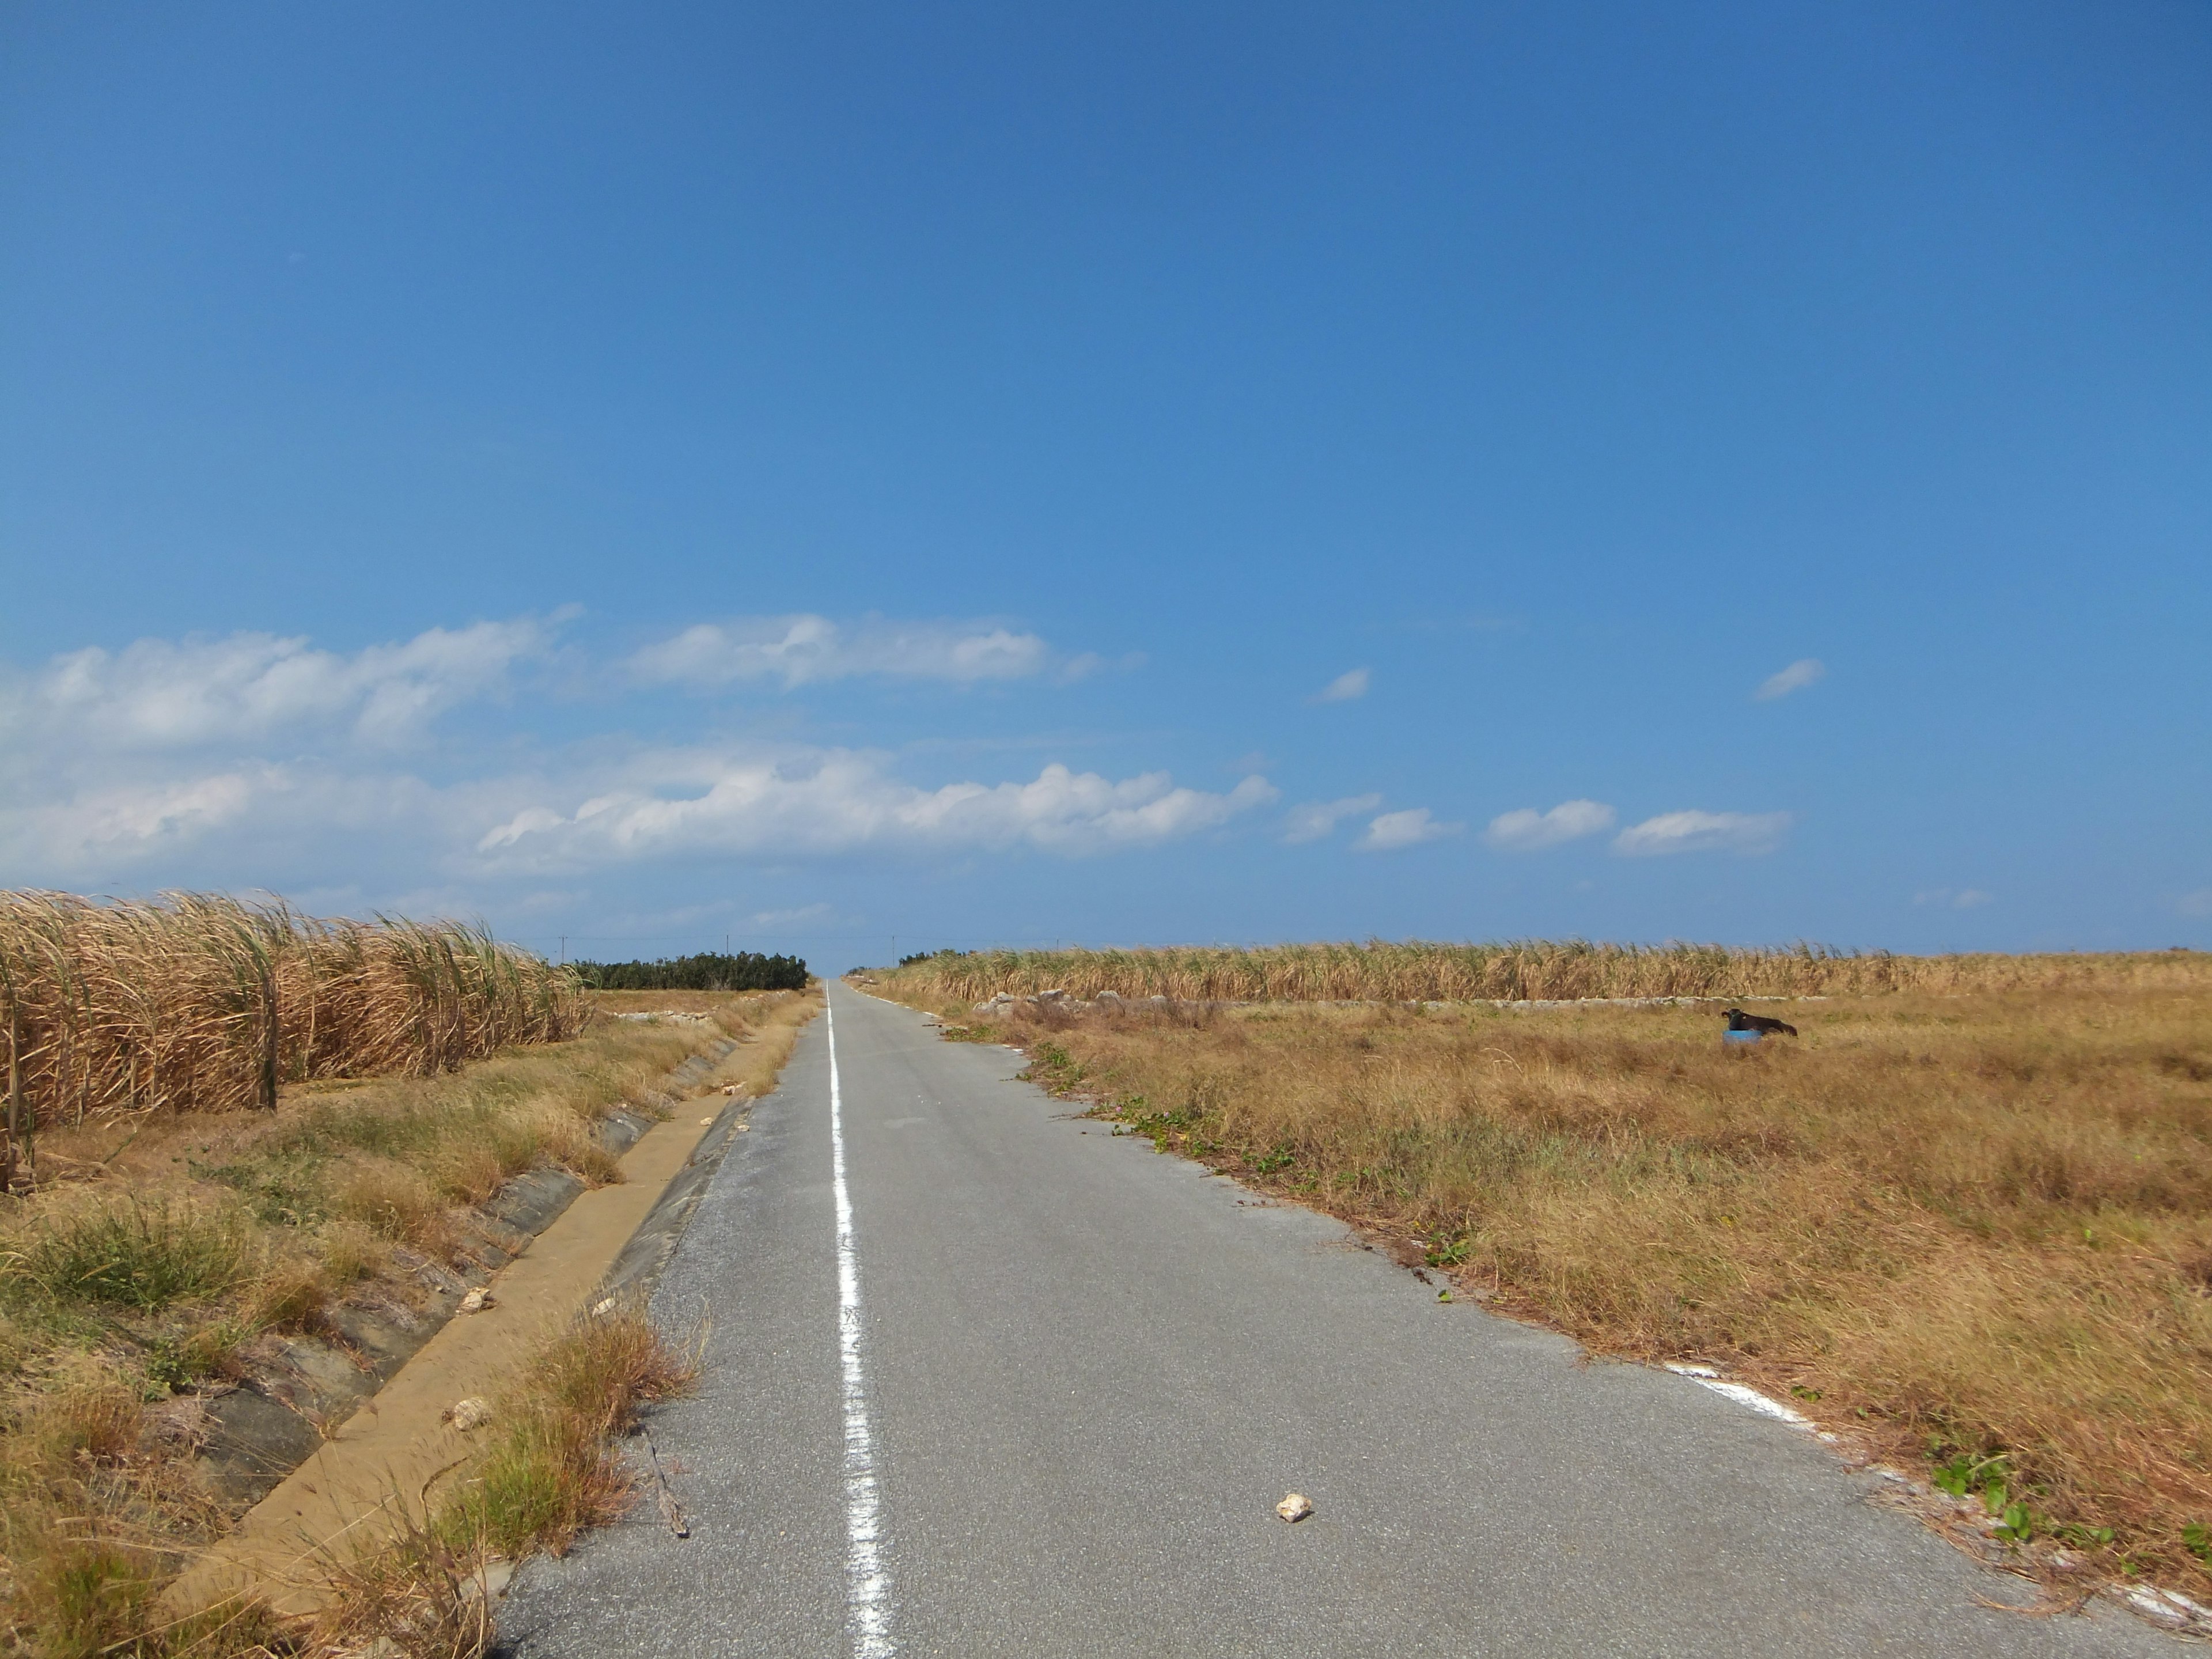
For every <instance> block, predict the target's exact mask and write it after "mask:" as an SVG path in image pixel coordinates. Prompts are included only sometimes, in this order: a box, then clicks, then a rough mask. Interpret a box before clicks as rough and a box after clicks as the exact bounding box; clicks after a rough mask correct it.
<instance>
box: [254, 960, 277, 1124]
mask: <svg viewBox="0 0 2212 1659" xmlns="http://www.w3.org/2000/svg"><path fill="white" fill-rule="evenodd" d="M259 1093H260V1098H259V1100H258V1102H257V1104H258V1105H259V1106H260V1108H261V1109H262V1110H263V1111H264V1112H273V1111H275V1110H276V963H274V962H273V961H270V960H269V959H267V958H266V957H264V959H263V961H262V963H261V1088H260V1091H259Z"/></svg>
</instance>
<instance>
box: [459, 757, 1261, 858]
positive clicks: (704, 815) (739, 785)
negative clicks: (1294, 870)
mask: <svg viewBox="0 0 2212 1659" xmlns="http://www.w3.org/2000/svg"><path fill="white" fill-rule="evenodd" d="M1277 793H1278V792H1277V791H1276V789H1275V788H1274V787H1273V785H1272V784H1270V783H1269V782H1268V781H1267V780H1266V779H1265V778H1262V777H1249V778H1246V779H1245V780H1244V781H1243V782H1242V783H1240V784H1238V785H1237V787H1235V788H1234V789H1232V790H1231V791H1229V792H1228V793H1226V794H1214V793H1208V792H1206V791H1204V790H1199V789H1189V788H1178V787H1176V785H1175V783H1174V781H1173V780H1172V779H1171V778H1170V777H1169V775H1167V774H1166V773H1164V772H1149V773H1146V774H1144V775H1140V776H1138V777H1133V778H1127V779H1123V780H1121V781H1119V782H1115V781H1111V780H1109V779H1107V778H1104V777H1102V776H1100V775H1098V774H1097V773H1095V772H1081V773H1079V772H1073V771H1071V770H1070V769H1068V768H1066V767H1065V766H1062V765H1059V764H1057V763H1054V764H1053V765H1049V766H1047V767H1046V768H1044V769H1043V770H1042V771H1041V772H1040V773H1038V775H1037V776H1036V779H1035V780H1034V781H1031V782H1028V783H1000V784H984V783H972V782H962V783H948V784H945V785H943V786H942V787H939V788H936V789H927V788H923V787H919V786H916V785H914V784H909V783H905V782H902V781H899V780H897V779H896V778H894V777H892V776H891V775H890V774H889V772H888V771H887V770H886V769H885V766H884V759H883V757H880V756H878V755H875V754H872V753H867V752H864V751H860V750H844V749H827V750H784V751H781V752H777V753H772V754H771V753H753V754H744V753H722V752H715V751H707V750H682V751H671V752H667V753H664V754H660V755H656V756H651V757H641V759H640V760H639V761H638V762H636V763H634V764H633V765H632V766H631V767H630V768H629V769H628V775H626V776H624V777H623V778H622V779H620V780H618V781H613V782H612V783H611V785H610V786H609V787H604V788H601V789H599V790H597V791H595V792H594V793H591V794H589V795H588V796H586V798H585V799H582V800H581V801H580V803H579V804H578V805H575V806H574V807H573V808H571V809H569V810H568V811H562V810H560V809H558V808H556V807H554V806H550V805H544V804H542V803H538V804H532V805H527V806H525V807H523V808H522V809H521V810H520V811H513V812H512V813H510V814H509V815H508V816H507V817H506V818H505V820H504V821H503V822H501V823H497V824H495V825H494V826H493V827H492V828H491V829H488V830H487V831H485V833H484V834H483V836H482V837H481V838H480V839H479V840H478V842H477V852H478V853H480V854H483V855H485V857H486V858H487V859H488V860H489V861H490V862H491V863H492V864H493V865H494V866H514V865H522V866H532V867H539V866H550V867H574V866H579V865H592V864H607V863H622V862H629V861H633V860H642V859H653V858H663V857H670V856H676V855H680V854H719V855H724V856H729V855H738V854H754V855H763V854H764V855H775V856H782V857H806V856H814V855H825V854H840V853H850V852H857V851H862V850H872V849H888V850H925V849H939V850H965V849H985V850H1003V849H1005V848H1012V847H1017V846H1029V847H1034V848H1042V849H1044V850H1047V851H1050V852H1055V853H1064V854H1090V853H1103V852H1109V851H1113V850H1116V849H1118V848H1130V847H1144V846H1152V845H1157V844H1158V843H1160V842H1168V841H1174V840H1178V839H1180V838H1182V837H1184V836H1191V835H1195V834H1197V833H1199V832H1200V831H1201V830H1205V829H1213V828H1216V827H1218V826H1219V825H1221V824H1224V823H1227V822H1228V821H1229V820H1230V819H1231V818H1233V817H1237V815H1238V814H1239V813H1242V812H1244V811H1249V810H1250V809H1252V808H1254V807H1257V806H1264V805H1267V804H1268V803H1269V802H1271V801H1273V800H1274V799H1276V797H1277Z"/></svg>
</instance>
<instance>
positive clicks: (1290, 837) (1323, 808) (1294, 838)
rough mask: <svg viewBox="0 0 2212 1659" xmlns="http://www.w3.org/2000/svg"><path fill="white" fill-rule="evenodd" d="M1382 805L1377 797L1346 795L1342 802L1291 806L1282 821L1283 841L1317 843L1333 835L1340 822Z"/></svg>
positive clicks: (1293, 843)
mask: <svg viewBox="0 0 2212 1659" xmlns="http://www.w3.org/2000/svg"><path fill="white" fill-rule="evenodd" d="M1382 804H1383V797H1382V796H1380V795H1346V796H1345V797H1344V798H1343V799H1341V800H1317V801H1308V802H1307V803H1306V804H1305V805H1303V806H1293V807H1292V808H1291V810H1290V811H1289V812H1288V813H1287V814H1285V817H1284V819H1283V839H1284V840H1285V842H1288V843H1289V844H1290V845H1291V846H1293V847H1295V846H1297V845H1298V844H1299V843H1300V842H1309V841H1320V840H1321V839H1322V838H1323V837H1324V836H1330V835H1333V834H1334V833H1335V831H1336V826H1337V824H1338V823H1339V822H1340V820H1342V819H1345V818H1349V817H1358V815H1359V814H1360V813H1362V812H1371V811H1374V810H1375V809H1376V807H1378V806H1380V805H1382Z"/></svg>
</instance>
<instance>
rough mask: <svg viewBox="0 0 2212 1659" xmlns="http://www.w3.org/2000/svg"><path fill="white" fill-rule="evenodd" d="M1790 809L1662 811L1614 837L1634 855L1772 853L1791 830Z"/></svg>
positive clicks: (1618, 850)
mask: <svg viewBox="0 0 2212 1659" xmlns="http://www.w3.org/2000/svg"><path fill="white" fill-rule="evenodd" d="M1789 829H1790V814H1789V813H1787V812H1697V811H1689V812H1662V813H1660V814H1659V816H1658V817H1652V818H1646V819H1644V822H1643V823H1638V824H1632V825H1631V826H1630V827H1629V828H1627V829H1624V830H1622V831H1621V832H1620V834H1619V835H1617V836H1614V837H1613V851H1614V852H1616V853H1624V854H1628V855H1630V856H1632V857H1651V856H1656V855H1657V854H1666V853H1741V854H1758V853H1771V852H1772V851H1773V850H1774V849H1775V848H1777V847H1779V846H1780V845H1781V844H1782V837H1783V836H1784V835H1785V834H1786V833H1787V832H1788V831H1789Z"/></svg>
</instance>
